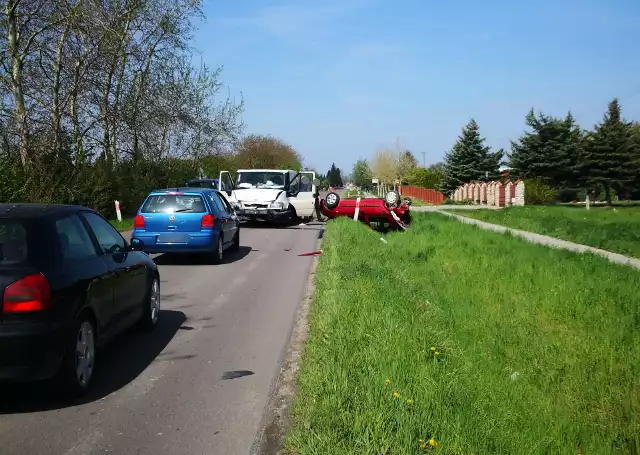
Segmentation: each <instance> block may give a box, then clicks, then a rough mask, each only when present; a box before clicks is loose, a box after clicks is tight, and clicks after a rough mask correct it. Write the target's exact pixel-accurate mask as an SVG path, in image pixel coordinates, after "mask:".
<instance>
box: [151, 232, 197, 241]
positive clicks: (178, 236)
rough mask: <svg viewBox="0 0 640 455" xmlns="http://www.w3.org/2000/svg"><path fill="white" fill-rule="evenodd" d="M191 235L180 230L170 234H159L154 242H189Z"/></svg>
mask: <svg viewBox="0 0 640 455" xmlns="http://www.w3.org/2000/svg"><path fill="white" fill-rule="evenodd" d="M190 239H191V236H190V235H189V234H186V233H182V232H175V233H170V234H160V235H159V236H158V237H157V238H156V243H189V240H190Z"/></svg>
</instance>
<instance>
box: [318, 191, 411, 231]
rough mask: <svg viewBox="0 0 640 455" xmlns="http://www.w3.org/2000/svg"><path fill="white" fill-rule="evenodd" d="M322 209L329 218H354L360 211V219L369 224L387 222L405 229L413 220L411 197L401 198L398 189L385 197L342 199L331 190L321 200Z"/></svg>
mask: <svg viewBox="0 0 640 455" xmlns="http://www.w3.org/2000/svg"><path fill="white" fill-rule="evenodd" d="M319 205H320V207H319V208H320V211H321V212H322V214H323V215H324V216H326V217H327V218H337V217H339V216H348V217H350V218H354V217H355V214H356V210H357V211H358V220H359V221H362V222H363V223H365V224H367V225H369V226H370V225H371V223H378V224H379V225H380V224H385V225H386V226H387V227H388V228H389V229H397V228H401V229H405V228H406V226H407V225H408V224H409V223H410V222H411V213H410V210H409V207H410V206H411V199H401V198H400V194H398V193H397V192H396V191H390V192H389V193H387V195H386V196H385V197H384V198H361V199H360V202H358V201H357V200H356V199H341V198H340V195H339V194H338V193H336V192H333V191H332V192H331V193H329V194H327V196H326V197H325V198H324V199H322V200H320V202H319Z"/></svg>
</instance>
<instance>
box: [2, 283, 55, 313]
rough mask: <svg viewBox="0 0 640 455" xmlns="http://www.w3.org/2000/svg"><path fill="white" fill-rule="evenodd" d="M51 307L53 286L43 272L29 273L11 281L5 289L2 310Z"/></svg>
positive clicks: (33, 309) (16, 311) (12, 311)
mask: <svg viewBox="0 0 640 455" xmlns="http://www.w3.org/2000/svg"><path fill="white" fill-rule="evenodd" d="M49 308H51V288H50V287H49V282H48V281H47V279H46V278H45V277H44V275H43V274H42V273H35V274H33V275H28V276H26V277H24V278H21V279H19V280H18V281H15V282H13V283H11V284H10V285H9V286H7V287H6V288H5V290H4V295H3V297H2V310H3V312H5V313H22V312H26V311H40V310H46V309H49Z"/></svg>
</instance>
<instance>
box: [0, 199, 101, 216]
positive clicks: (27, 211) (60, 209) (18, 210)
mask: <svg viewBox="0 0 640 455" xmlns="http://www.w3.org/2000/svg"><path fill="white" fill-rule="evenodd" d="M80 211H92V210H91V209H88V208H87V207H83V206H81V205H67V204H28V203H22V202H18V203H15V204H0V218H40V217H43V216H51V215H56V214H59V213H69V212H80Z"/></svg>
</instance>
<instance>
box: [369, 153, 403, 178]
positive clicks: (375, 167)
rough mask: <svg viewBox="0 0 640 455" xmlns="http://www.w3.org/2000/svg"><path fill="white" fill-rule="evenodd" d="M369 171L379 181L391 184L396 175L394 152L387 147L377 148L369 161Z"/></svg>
mask: <svg viewBox="0 0 640 455" xmlns="http://www.w3.org/2000/svg"><path fill="white" fill-rule="evenodd" d="M371 171H372V172H373V176H374V177H375V178H377V179H378V180H379V181H380V182H381V183H388V184H392V185H393V184H394V183H395V181H396V179H397V176H398V174H397V163H396V154H395V153H394V152H393V151H392V150H389V149H380V150H377V151H376V153H375V155H374V156H373V160H372V161H371Z"/></svg>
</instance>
